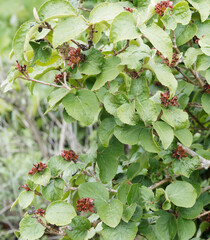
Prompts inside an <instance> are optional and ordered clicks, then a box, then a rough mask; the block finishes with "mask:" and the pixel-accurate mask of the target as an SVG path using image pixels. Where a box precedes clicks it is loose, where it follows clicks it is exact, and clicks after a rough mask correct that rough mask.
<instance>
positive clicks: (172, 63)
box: [157, 51, 179, 68]
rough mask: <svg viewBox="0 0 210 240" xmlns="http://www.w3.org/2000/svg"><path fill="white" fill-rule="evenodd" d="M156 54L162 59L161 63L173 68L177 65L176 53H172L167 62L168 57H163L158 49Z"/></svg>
mask: <svg viewBox="0 0 210 240" xmlns="http://www.w3.org/2000/svg"><path fill="white" fill-rule="evenodd" d="M157 55H158V56H159V57H161V58H162V59H163V63H165V64H166V65H167V66H168V67H170V68H174V67H176V65H177V62H178V61H179V57H178V54H176V53H173V56H172V61H171V63H170V62H169V60H168V58H165V57H164V56H163V55H162V54H161V53H160V52H159V51H157Z"/></svg>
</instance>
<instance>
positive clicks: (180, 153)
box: [172, 146, 187, 160]
mask: <svg viewBox="0 0 210 240" xmlns="http://www.w3.org/2000/svg"><path fill="white" fill-rule="evenodd" d="M172 157H173V158H176V159H179V160H180V159H182V158H183V157H187V154H186V152H185V150H184V149H183V148H182V147H181V146H177V148H174V150H173V151H172Z"/></svg>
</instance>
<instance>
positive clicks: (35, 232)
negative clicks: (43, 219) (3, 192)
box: [19, 216, 45, 240]
mask: <svg viewBox="0 0 210 240" xmlns="http://www.w3.org/2000/svg"><path fill="white" fill-rule="evenodd" d="M19 226H20V234H21V237H22V238H23V239H30V240H35V239H40V238H41V237H42V235H43V234H44V231H45V227H44V226H42V225H41V224H40V223H39V222H38V221H37V219H36V218H33V217H31V216H26V217H24V218H23V219H22V220H21V221H20V225H19Z"/></svg>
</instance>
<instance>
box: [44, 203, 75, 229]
mask: <svg viewBox="0 0 210 240" xmlns="http://www.w3.org/2000/svg"><path fill="white" fill-rule="evenodd" d="M75 216H76V212H75V210H74V208H73V206H72V205H71V204H69V203H67V202H64V201H61V200H59V201H56V202H53V203H51V204H50V205H49V206H48V207H47V210H46V215H45V218H46V220H47V221H48V222H49V223H50V224H55V225H56V226H65V225H67V224H69V223H71V220H72V219H73V218H74V217H75Z"/></svg>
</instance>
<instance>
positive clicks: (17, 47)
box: [12, 21, 33, 61]
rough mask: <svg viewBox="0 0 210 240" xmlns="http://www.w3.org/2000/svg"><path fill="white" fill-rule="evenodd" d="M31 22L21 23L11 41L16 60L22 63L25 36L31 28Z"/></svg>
mask: <svg viewBox="0 0 210 240" xmlns="http://www.w3.org/2000/svg"><path fill="white" fill-rule="evenodd" d="M32 23H33V22H31V21H28V22H25V23H23V24H22V25H21V26H20V28H19V29H18V30H17V32H16V34H15V37H14V39H13V44H12V46H13V49H14V55H15V58H16V60H18V61H22V60H23V59H24V56H23V55H24V47H25V42H26V34H27V32H28V31H29V30H30V28H31V24H32Z"/></svg>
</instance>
